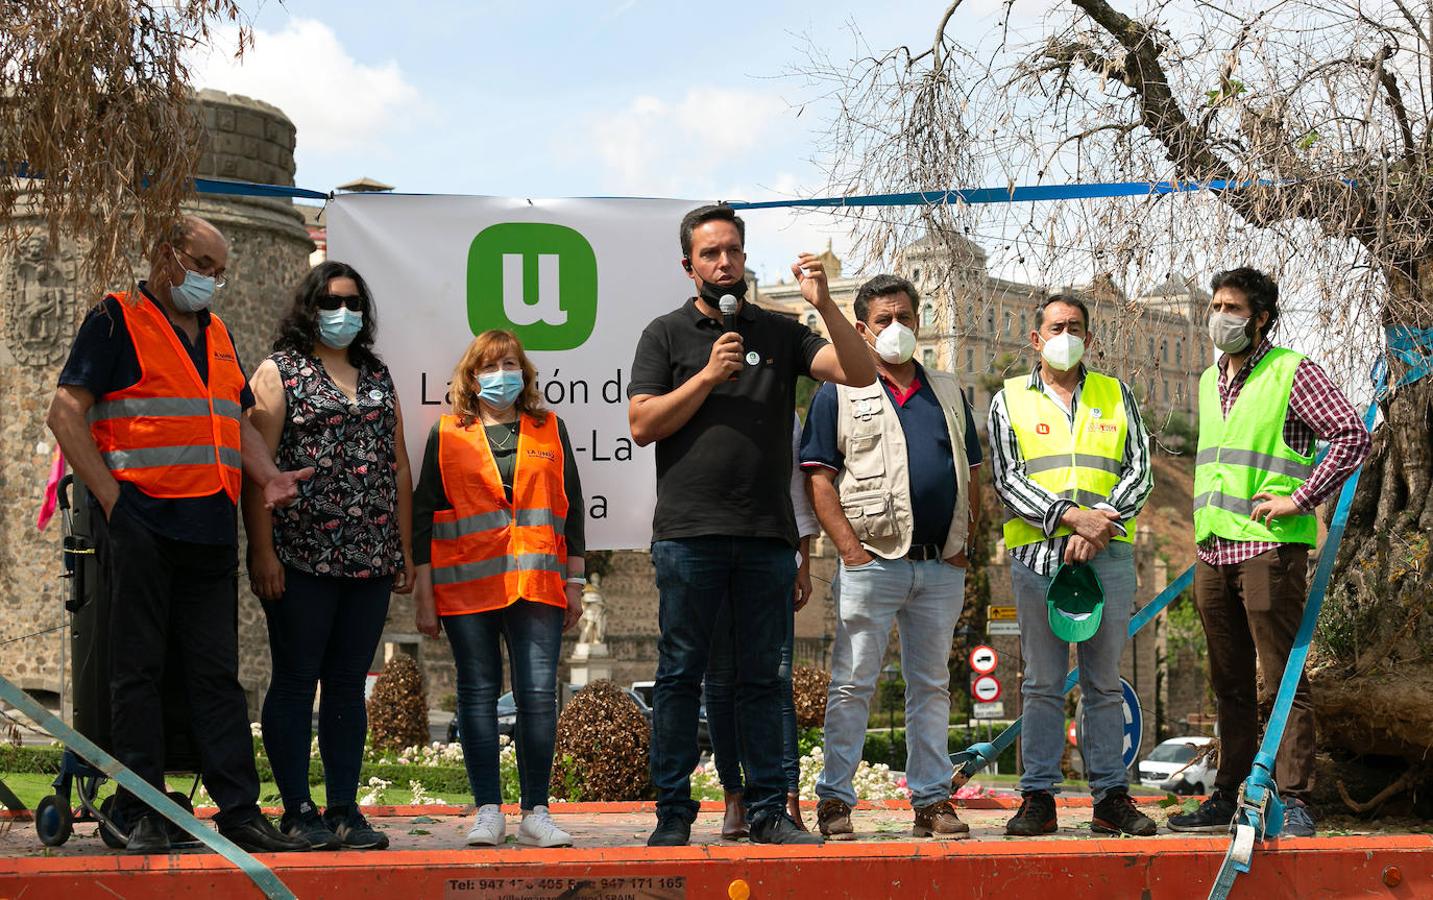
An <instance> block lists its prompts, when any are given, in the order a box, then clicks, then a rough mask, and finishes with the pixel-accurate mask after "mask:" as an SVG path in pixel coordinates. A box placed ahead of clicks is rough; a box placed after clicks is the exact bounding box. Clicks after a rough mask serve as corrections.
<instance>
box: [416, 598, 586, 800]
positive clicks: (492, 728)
mask: <svg viewBox="0 0 1433 900" xmlns="http://www.w3.org/2000/svg"><path fill="white" fill-rule="evenodd" d="M562 616H563V611H562V610H561V609H559V608H557V607H556V606H551V605H549V604H546V603H534V602H532V601H530V600H519V601H517V602H516V603H512V604H509V605H508V606H506V607H504V608H502V609H495V610H492V611H490V612H480V613H469V614H467V615H462V616H444V617H443V630H444V631H446V632H447V633H448V642H449V643H451V644H452V645H453V661H454V662H455V663H457V668H458V737H459V739H460V740H461V741H462V743H463V762H464V764H465V765H466V766H467V769H468V784H469V786H470V787H472V789H473V802H474V803H475V804H477V805H478V806H486V805H487V804H490V803H502V802H503V794H502V786H501V782H500V780H499V777H498V695H499V694H501V693H502V689H503V658H502V653H501V650H500V649H499V644H500V643H503V642H506V643H507V648H508V659H509V660H510V662H511V669H512V685H513V701H514V703H515V704H516V706H517V728H516V730H515V731H514V733H513V737H514V743H516V745H517V747H516V749H517V773H518V791H519V795H520V800H521V802H522V808H523V809H532V808H533V807H534V806H547V801H548V789H549V787H550V786H551V783H552V749H553V746H554V745H555V744H556V742H557V663H558V658H559V657H560V656H561V654H562Z"/></svg>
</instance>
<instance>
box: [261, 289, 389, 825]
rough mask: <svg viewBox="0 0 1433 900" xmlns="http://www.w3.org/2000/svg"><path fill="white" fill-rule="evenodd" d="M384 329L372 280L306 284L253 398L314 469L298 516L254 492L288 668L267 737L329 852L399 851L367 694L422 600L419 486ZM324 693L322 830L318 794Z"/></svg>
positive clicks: (290, 793) (278, 645)
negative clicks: (366, 777)
mask: <svg viewBox="0 0 1433 900" xmlns="http://www.w3.org/2000/svg"><path fill="white" fill-rule="evenodd" d="M376 318H377V317H376V315H375V310H374V307H373V297H372V295H371V294H370V293H369V291H368V286H367V285H366V284H364V282H363V279H362V278H361V277H360V276H359V274H358V272H356V271H355V270H354V269H353V267H351V266H349V265H346V264H344V263H340V262H325V263H321V264H320V265H318V266H316V267H314V268H313V269H311V270H310V271H309V273H308V275H306V276H305V277H304V279H303V281H302V282H301V283H300V284H299V287H298V290H297V292H296V293H295V295H294V302H293V307H292V308H291V309H290V310H289V312H288V314H287V315H286V316H285V317H284V319H283V321H282V322H280V324H279V336H278V339H277V340H275V341H274V352H273V354H272V355H271V356H269V358H268V359H266V360H264V362H263V363H262V364H260V366H259V368H258V370H257V371H256V372H255V373H254V376H253V378H252V379H251V382H250V385H251V387H252V388H253V391H254V398H255V400H256V403H255V406H254V408H253V410H252V412H251V413H250V417H251V420H252V421H253V424H254V426H255V427H256V428H258V430H259V432H260V433H261V434H263V436H264V439H265V440H267V441H268V443H269V448H270V449H271V450H272V451H274V453H275V454H276V457H277V460H278V462H279V464H280V466H281V467H288V465H289V463H299V461H302V462H301V463H299V467H302V466H313V467H314V476H313V478H312V479H310V480H309V481H308V482H306V483H305V484H304V485H303V486H302V487H301V489H300V493H299V499H298V501H297V502H296V503H294V504H293V505H292V506H289V507H287V508H285V509H280V510H274V511H272V512H270V511H268V510H265V509H264V507H263V503H262V502H259V500H260V498H258V497H256V496H255V497H251V496H250V495H249V494H248V493H247V490H248V485H247V484H246V485H245V490H246V493H245V496H244V526H245V529H246V530H247V532H248V535H249V580H250V582H251V583H252V585H253V587H254V592H255V593H257V594H258V595H259V599H260V600H261V601H262V602H263V606H264V614H265V616H266V617H267V619H268V624H269V648H270V650H271V653H272V656H273V679H272V680H271V681H270V683H269V690H268V694H267V695H266V696H265V697H264V709H263V731H264V748H265V750H267V751H268V755H269V761H270V763H271V764H272V765H273V769H274V780H275V781H276V782H277V783H278V788H279V793H280V795H281V796H282V798H283V803H284V816H283V820H282V822H281V823H280V824H281V828H282V829H283V830H284V831H285V832H286V833H288V834H292V835H295V836H301V837H304V838H307V839H308V841H309V844H310V846H312V847H313V848H314V849H316V850H317V849H323V850H336V849H339V848H340V847H347V848H356V849H383V848H385V847H387V846H388V837H387V836H386V835H384V834H383V833H382V832H380V831H377V830H375V829H374V828H372V827H370V826H369V824H368V822H367V821H366V820H365V819H364V817H363V814H362V813H360V812H359V810H358V805H357V795H358V774H359V769H360V767H361V765H362V762H363V744H364V738H365V737H366V735H367V732H368V717H367V712H366V710H365V708H364V700H363V687H364V679H365V677H366V675H367V673H368V668H369V665H370V663H371V662H372V661H373V655H374V651H375V650H376V649H377V647H378V641H379V639H380V638H381V637H382V634H383V623H384V621H385V619H386V618H387V615H388V599H389V594H390V593H400V594H403V593H408V592H409V591H411V590H412V589H413V535H412V507H413V482H412V479H411V477H410V475H409V466H408V453H407V450H406V449H405V447H404V444H403V415H402V412H401V410H400V409H399V406H398V395H397V393H396V392H395V391H394V388H393V379H392V378H391V377H390V376H389V374H388V368H387V367H386V366H384V365H383V363H382V362H380V361H379V359H378V357H377V356H375V355H374V353H373V349H372V348H373V338H374V333H375V331H376V328H377V320H376ZM320 683H321V684H322V685H323V692H322V699H321V700H320V706H319V722H318V745H319V754H320V756H321V757H322V759H323V771H324V786H325V789H326V792H327V809H326V810H325V811H324V813H323V814H322V815H320V814H319V812H318V809H317V807H316V806H315V805H314V802H313V799H312V797H311V796H310V794H309V784H308V767H309V744H310V740H311V734H312V729H311V725H310V723H311V721H312V720H311V716H312V714H313V701H314V689H315V687H316V686H317V685H319V684H320Z"/></svg>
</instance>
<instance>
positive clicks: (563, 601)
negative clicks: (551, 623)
mask: <svg viewBox="0 0 1433 900" xmlns="http://www.w3.org/2000/svg"><path fill="white" fill-rule="evenodd" d="M438 466H439V470H440V471H441V472H442V476H443V490H444V493H445V494H446V495H447V498H448V502H449V503H451V504H452V509H445V510H439V511H437V512H436V513H434V515H433V539H432V559H433V595H434V598H435V600H436V601H437V607H438V614H439V615H443V616H452V615H463V614H467V613H475V612H487V611H490V610H494V609H502V608H503V607H505V606H508V605H509V604H511V603H515V602H517V601H518V600H519V599H522V600H531V601H534V602H537V603H546V604H548V605H551V606H558V607H564V608H565V607H566V606H567V590H566V574H567V542H566V539H565V538H564V537H563V527H564V525H565V524H566V521H567V512H568V510H567V493H566V490H565V488H564V486H563V477H562V468H563V455H562V439H561V437H560V435H559V432H558V428H557V417H556V416H555V415H552V414H551V413H549V414H548V415H547V417H546V418H545V420H544V421H543V423H542V424H541V425H539V424H537V423H536V422H535V421H534V420H533V418H532V417H531V416H529V415H526V414H524V415H523V416H522V418H521V422H520V424H519V427H518V441H517V459H516V461H515V464H514V471H513V498H512V501H511V502H509V501H508V499H507V495H506V493H505V491H504V489H503V483H502V480H501V479H500V478H499V475H498V468H497V463H496V462H495V461H494V459H493V454H492V450H491V448H490V447H489V445H488V439H487V435H486V433H485V431H484V429H483V426H482V425H481V424H474V425H471V426H467V427H464V426H462V425H459V424H458V419H457V418H456V417H454V416H443V417H442V419H441V420H440V422H439V426H438Z"/></svg>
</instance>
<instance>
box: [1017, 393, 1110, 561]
mask: <svg viewBox="0 0 1433 900" xmlns="http://www.w3.org/2000/svg"><path fill="white" fill-rule="evenodd" d="M1005 409H1006V412H1007V414H1008V415H1009V418H1010V427H1011V429H1013V430H1014V432H1015V437H1016V441H1017V443H1018V444H1019V447H1020V453H1021V456H1022V457H1023V458H1024V462H1025V475H1026V477H1028V478H1029V479H1030V480H1031V481H1033V482H1035V483H1036V484H1038V485H1039V486H1040V487H1042V488H1044V489H1045V490H1047V491H1049V492H1050V493H1052V494H1054V495H1055V496H1057V497H1060V498H1062V499H1065V500H1073V501H1074V502H1075V503H1077V504H1079V505H1080V506H1081V507H1085V508H1089V507H1092V506H1094V505H1095V504H1097V503H1104V502H1107V501H1108V500H1109V495H1110V491H1112V490H1113V489H1114V486H1115V485H1116V484H1118V483H1119V475H1120V472H1121V470H1122V469H1123V467H1124V448H1125V438H1126V435H1127V434H1128V431H1129V419H1128V414H1127V413H1126V411H1125V406H1124V392H1123V391H1122V390H1121V388H1120V383H1119V381H1118V380H1117V379H1114V378H1111V377H1109V376H1108V375H1101V374H1099V373H1098V372H1086V373H1085V381H1084V384H1083V385H1082V386H1081V388H1080V402H1079V405H1078V407H1077V408H1076V410H1075V422H1074V424H1073V426H1072V425H1071V424H1070V419H1069V416H1068V415H1066V413H1065V411H1064V410H1063V409H1061V408H1060V407H1059V406H1058V405H1057V404H1056V403H1055V401H1053V400H1051V399H1050V398H1049V397H1048V396H1047V395H1046V394H1045V392H1044V391H1043V390H1037V389H1033V388H1031V387H1030V376H1028V375H1022V376H1019V377H1017V378H1011V379H1009V380H1008V381H1006V382H1005ZM1123 524H1124V526H1125V529H1126V533H1125V534H1124V535H1122V536H1120V537H1117V538H1115V540H1120V541H1129V542H1133V541H1134V533H1135V525H1136V522H1135V520H1133V519H1131V520H1129V521H1127V522H1125V523H1123ZM1004 531H1005V546H1006V547H1021V546H1024V545H1026V544H1033V543H1036V542H1038V541H1043V540H1046V538H1047V536H1046V534H1045V530H1044V529H1043V528H1042V527H1040V526H1039V525H1035V524H1032V523H1030V522H1027V521H1025V520H1024V519H1022V518H1019V517H1018V516H1014V515H1011V516H1009V518H1007V519H1006V521H1005V528H1004ZM1070 533H1072V532H1071V530H1070V529H1069V528H1067V527H1065V526H1063V525H1062V526H1060V527H1059V528H1058V529H1056V531H1055V534H1054V536H1055V537H1061V536H1063V535H1067V534H1070Z"/></svg>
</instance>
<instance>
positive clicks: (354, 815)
mask: <svg viewBox="0 0 1433 900" xmlns="http://www.w3.org/2000/svg"><path fill="white" fill-rule="evenodd" d="M323 821H324V824H326V825H327V826H328V827H329V828H331V829H333V833H334V835H335V836H336V837H337V838H338V841H339V844H340V845H341V846H343V847H346V848H348V849H349V850H387V849H388V835H386V834H384V833H383V832H381V831H379V830H378V829H376V828H374V827H373V826H372V825H369V824H368V820H367V819H365V818H364V817H363V813H361V812H359V811H358V807H357V806H330V807H329V808H328V809H326V810H324V812H323Z"/></svg>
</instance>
